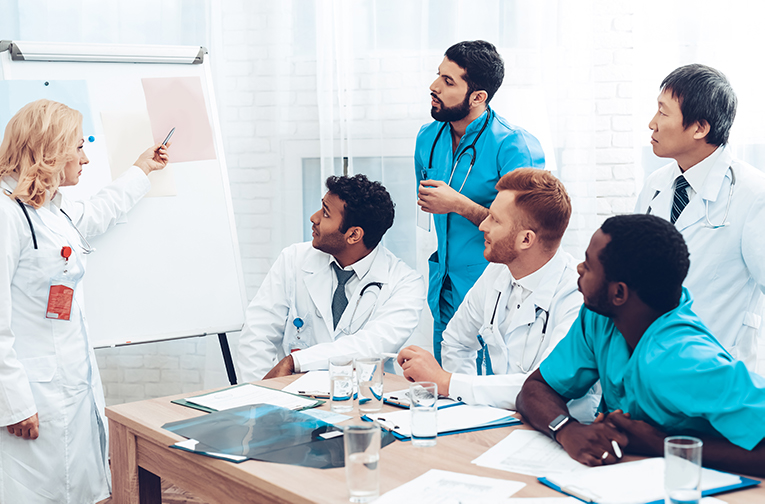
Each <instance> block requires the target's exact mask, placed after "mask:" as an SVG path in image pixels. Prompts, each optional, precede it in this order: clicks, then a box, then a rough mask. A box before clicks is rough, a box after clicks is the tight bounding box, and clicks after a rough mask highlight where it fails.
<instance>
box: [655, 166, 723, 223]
mask: <svg viewBox="0 0 765 504" xmlns="http://www.w3.org/2000/svg"><path fill="white" fill-rule="evenodd" d="M728 170H730V189H728V201H727V203H726V204H725V215H723V218H722V222H720V224H713V223H712V221H711V220H710V219H709V200H708V199H706V198H702V199H704V217H705V222H704V227H705V228H708V229H720V228H724V227H727V226H730V222H728V212H729V211H730V202H731V201H732V200H733V188H734V187H736V172H734V171H733V167H732V166H728ZM660 192H661V191H656V192H655V193H654V195H653V198H651V201H653V200H655V199H656V196H658V195H659V193H660ZM645 213H646V214H647V215H650V214H651V205H648V210H646V212H645ZM678 218H679V217H678Z"/></svg>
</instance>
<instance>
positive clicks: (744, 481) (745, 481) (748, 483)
mask: <svg viewBox="0 0 765 504" xmlns="http://www.w3.org/2000/svg"><path fill="white" fill-rule="evenodd" d="M537 479H539V482H540V483H542V484H543V485H547V486H548V487H550V488H552V489H553V490H557V491H558V492H560V493H562V494H566V495H570V496H571V497H574V498H575V499H578V500H580V501H582V502H591V503H592V504H598V503H596V502H594V501H588V500H584V499H583V498H582V497H581V496H579V495H574V494H570V493H568V492H565V491H563V490H561V488H560V487H559V486H558V485H556V484H555V483H553V482H551V481H549V480H548V479H547V478H537ZM759 484H760V482H759V481H758V480H755V479H751V478H746V477H744V476H741V483H739V484H738V485H730V486H724V487H720V488H710V489H709V490H704V491H702V492H701V496H702V497H707V496H709V495H717V494H721V493H724V492H730V491H733V490H741V489H742V488H749V487H753V486H757V485H759ZM646 504H664V499H659V500H655V501H652V502H648V503H646Z"/></svg>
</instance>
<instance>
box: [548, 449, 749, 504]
mask: <svg viewBox="0 0 765 504" xmlns="http://www.w3.org/2000/svg"><path fill="white" fill-rule="evenodd" d="M548 479H549V480H550V481H551V482H552V483H555V484H556V485H558V486H559V487H561V489H562V490H563V491H565V492H566V493H569V494H571V495H576V496H578V497H580V498H584V499H588V500H591V501H597V502H609V503H612V504H633V503H635V504H637V503H641V502H652V501H655V500H660V499H663V498H664V459H663V458H649V459H644V460H636V461H634V462H621V463H618V464H613V465H608V466H602V467H591V468H587V469H585V470H581V471H574V472H570V473H567V474H558V475H554V476H549V477H548ZM740 483H741V478H740V477H739V476H736V475H734V474H729V473H722V472H719V471H713V470H711V469H706V468H703V469H702V470H701V488H702V490H709V489H712V488H721V487H726V486H731V485H737V484H740Z"/></svg>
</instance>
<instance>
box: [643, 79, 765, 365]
mask: <svg viewBox="0 0 765 504" xmlns="http://www.w3.org/2000/svg"><path fill="white" fill-rule="evenodd" d="M735 116H736V95H735V94H734V92H733V89H732V88H731V86H730V84H729V83H728V80H727V79H726V78H725V75H723V74H722V73H721V72H719V71H718V70H715V69H714V68H710V67H707V66H704V65H698V64H694V65H687V66H683V67H680V68H678V69H676V70H674V71H673V72H672V73H670V74H669V75H668V76H667V77H666V78H665V79H664V81H663V82H662V84H661V94H660V95H659V98H658V111H657V112H656V115H655V116H654V117H653V119H652V120H651V122H650V123H649V124H648V126H649V128H651V130H653V133H652V135H651V145H652V147H653V152H654V154H656V155H657V156H659V157H666V158H672V159H673V161H672V162H671V163H670V164H668V165H666V166H664V167H663V168H660V169H659V170H657V171H656V172H654V173H652V174H651V176H650V177H648V180H647V181H646V183H645V187H644V188H643V190H642V191H641V193H640V196H639V197H638V201H637V205H636V207H635V212H636V213H649V214H653V215H658V216H659V217H663V218H665V219H667V220H669V221H670V222H672V223H673V224H675V227H677V229H678V230H679V231H680V232H681V233H682V234H683V237H684V238H685V241H686V243H687V244H688V250H689V252H690V254H691V267H690V270H689V271H688V276H687V277H686V279H685V283H684V285H685V286H686V287H687V288H688V290H689V291H690V292H691V295H692V296H693V298H694V302H693V311H694V312H696V313H697V314H698V315H699V317H701V320H702V321H703V322H704V324H706V325H707V327H709V329H710V330H711V331H712V334H714V335H715V337H717V339H718V340H719V341H720V343H722V344H723V346H724V347H725V348H726V350H728V351H729V352H730V354H731V355H732V356H733V357H735V358H737V359H739V360H741V361H743V362H744V363H745V364H746V366H747V367H748V368H749V370H750V371H754V370H755V366H756V363H757V340H758V336H759V334H760V324H761V312H762V308H763V289H764V288H765V233H763V232H762V223H763V222H765V175H763V173H762V172H760V171H759V170H757V169H755V168H753V167H752V166H750V165H748V164H746V163H743V162H741V161H738V160H736V159H734V157H733V154H732V152H731V150H730V148H729V147H727V146H726V144H727V142H728V134H729V131H730V127H731V125H732V124H733V119H734V118H735Z"/></svg>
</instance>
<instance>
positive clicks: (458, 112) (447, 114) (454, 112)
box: [430, 90, 471, 122]
mask: <svg viewBox="0 0 765 504" xmlns="http://www.w3.org/2000/svg"><path fill="white" fill-rule="evenodd" d="M470 95H471V93H470V90H468V92H467V93H465V100H464V101H463V102H462V103H460V104H459V105H455V106H454V107H447V106H445V105H444V102H442V101H441V100H439V99H438V98H436V97H435V95H433V94H431V96H433V98H435V99H436V100H438V102H439V103H440V104H441V109H440V110H436V107H431V108H430V115H431V117H433V119H435V120H436V121H439V122H455V121H460V120H462V119H464V118H466V117H467V116H468V114H469V113H470Z"/></svg>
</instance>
